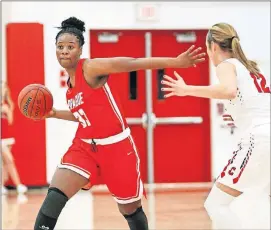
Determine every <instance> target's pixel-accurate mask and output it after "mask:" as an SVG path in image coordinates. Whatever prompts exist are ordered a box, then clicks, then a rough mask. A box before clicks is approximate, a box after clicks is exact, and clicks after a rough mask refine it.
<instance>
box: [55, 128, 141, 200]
mask: <svg viewBox="0 0 271 230" xmlns="http://www.w3.org/2000/svg"><path fill="white" fill-rule="evenodd" d="M126 131H129V132H126ZM125 132H126V134H125ZM121 139H122V140H121ZM95 142H96V145H93V144H90V143H86V142H84V141H83V140H81V139H79V138H75V139H74V141H73V144H72V145H71V146H70V148H69V149H68V151H67V152H66V153H65V155H64V156H63V158H62V160H61V163H60V164H59V165H58V167H59V168H66V169H70V170H72V171H74V172H76V173H78V174H80V175H82V176H84V177H85V178H87V179H89V181H90V184H89V185H87V186H85V187H84V189H90V187H91V186H93V185H96V184H99V183H100V182H101V181H103V182H104V183H105V184H106V185H107V187H108V189H109V191H110V192H111V194H112V196H113V197H114V199H115V200H116V201H117V202H118V203H120V204H127V203H132V202H135V201H137V200H140V199H141V197H142V195H143V192H144V188H143V184H142V181H141V177H140V159H139V156H138V152H137V149H136V146H135V143H134V141H133V139H132V137H131V135H130V130H129V129H127V130H125V131H124V132H123V133H121V134H118V135H116V136H112V137H109V138H105V139H98V140H97V139H95ZM115 142H116V143H115ZM110 143H111V144H110Z"/></svg>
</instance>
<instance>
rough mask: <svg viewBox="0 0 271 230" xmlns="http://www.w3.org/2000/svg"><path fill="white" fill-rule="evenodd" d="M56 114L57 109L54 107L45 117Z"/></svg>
mask: <svg viewBox="0 0 271 230" xmlns="http://www.w3.org/2000/svg"><path fill="white" fill-rule="evenodd" d="M55 115H56V109H55V108H52V110H51V111H50V112H49V113H47V114H46V116H45V118H51V117H55Z"/></svg>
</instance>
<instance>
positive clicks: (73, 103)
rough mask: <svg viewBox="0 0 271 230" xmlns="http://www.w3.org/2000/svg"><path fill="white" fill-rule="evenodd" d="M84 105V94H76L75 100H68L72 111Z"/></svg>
mask: <svg viewBox="0 0 271 230" xmlns="http://www.w3.org/2000/svg"><path fill="white" fill-rule="evenodd" d="M82 104H84V101H83V93H82V92H80V93H78V94H76V95H75V97H74V98H72V99H69V100H68V106H69V108H70V110H72V109H74V108H76V107H77V106H79V105H82Z"/></svg>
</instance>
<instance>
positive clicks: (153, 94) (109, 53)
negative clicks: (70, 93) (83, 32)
mask: <svg viewBox="0 0 271 230" xmlns="http://www.w3.org/2000/svg"><path fill="white" fill-rule="evenodd" d="M206 33H207V31H205V30H198V31H183V30H182V31H161V30H159V31H138V30H137V31H128V30H123V31H112V30H110V31H109V30H91V31H90V56H91V58H97V57H115V56H128V57H135V58H139V57H146V56H147V57H150V56H152V57H159V56H161V57H175V56H177V55H178V54H180V53H182V52H184V51H185V50H187V49H188V48H189V47H190V46H191V45H192V44H195V45H196V46H201V47H202V48H203V49H205V36H206ZM174 70H176V71H177V72H178V73H179V74H180V75H181V76H182V77H183V78H184V80H185V81H186V83H187V84H192V85H208V84H209V63H208V61H205V62H204V63H202V64H200V65H198V66H197V67H196V68H194V67H192V68H187V69H159V70H153V71H151V70H147V71H145V70H141V71H136V72H130V73H121V74H115V75H114V76H112V79H110V81H111V82H112V87H115V88H117V89H118V90H119V95H120V97H121V99H122V104H123V107H124V111H125V115H126V117H127V121H128V123H129V124H130V128H131V131H132V135H133V137H134V139H135V142H136V145H137V148H138V150H139V154H140V157H141V171H142V177H143V180H144V182H150V183H152V182H155V183H170V182H208V181H210V180H211V164H210V162H211V159H210V156H211V147H210V145H211V143H210V102H209V100H208V99H201V98H195V97H174V98H169V99H164V98H163V92H161V83H160V82H161V79H162V77H163V75H164V74H167V75H169V76H174V75H173V71H174Z"/></svg>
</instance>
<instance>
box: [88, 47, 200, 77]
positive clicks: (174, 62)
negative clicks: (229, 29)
mask: <svg viewBox="0 0 271 230" xmlns="http://www.w3.org/2000/svg"><path fill="white" fill-rule="evenodd" d="M194 48H195V46H191V47H190V48H189V49H188V50H187V51H185V52H183V53H181V54H180V55H179V56H177V57H174V58H170V57H168V58H167V57H151V58H131V57H114V58H95V59H91V60H89V61H88V62H86V64H85V67H84V72H85V73H86V76H87V77H98V76H104V75H108V74H112V73H121V72H131V71H137V70H143V69H162V68H187V67H191V66H196V64H198V63H200V62H203V61H204V60H205V58H204V56H205V53H202V52H201V47H199V48H197V49H194Z"/></svg>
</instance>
